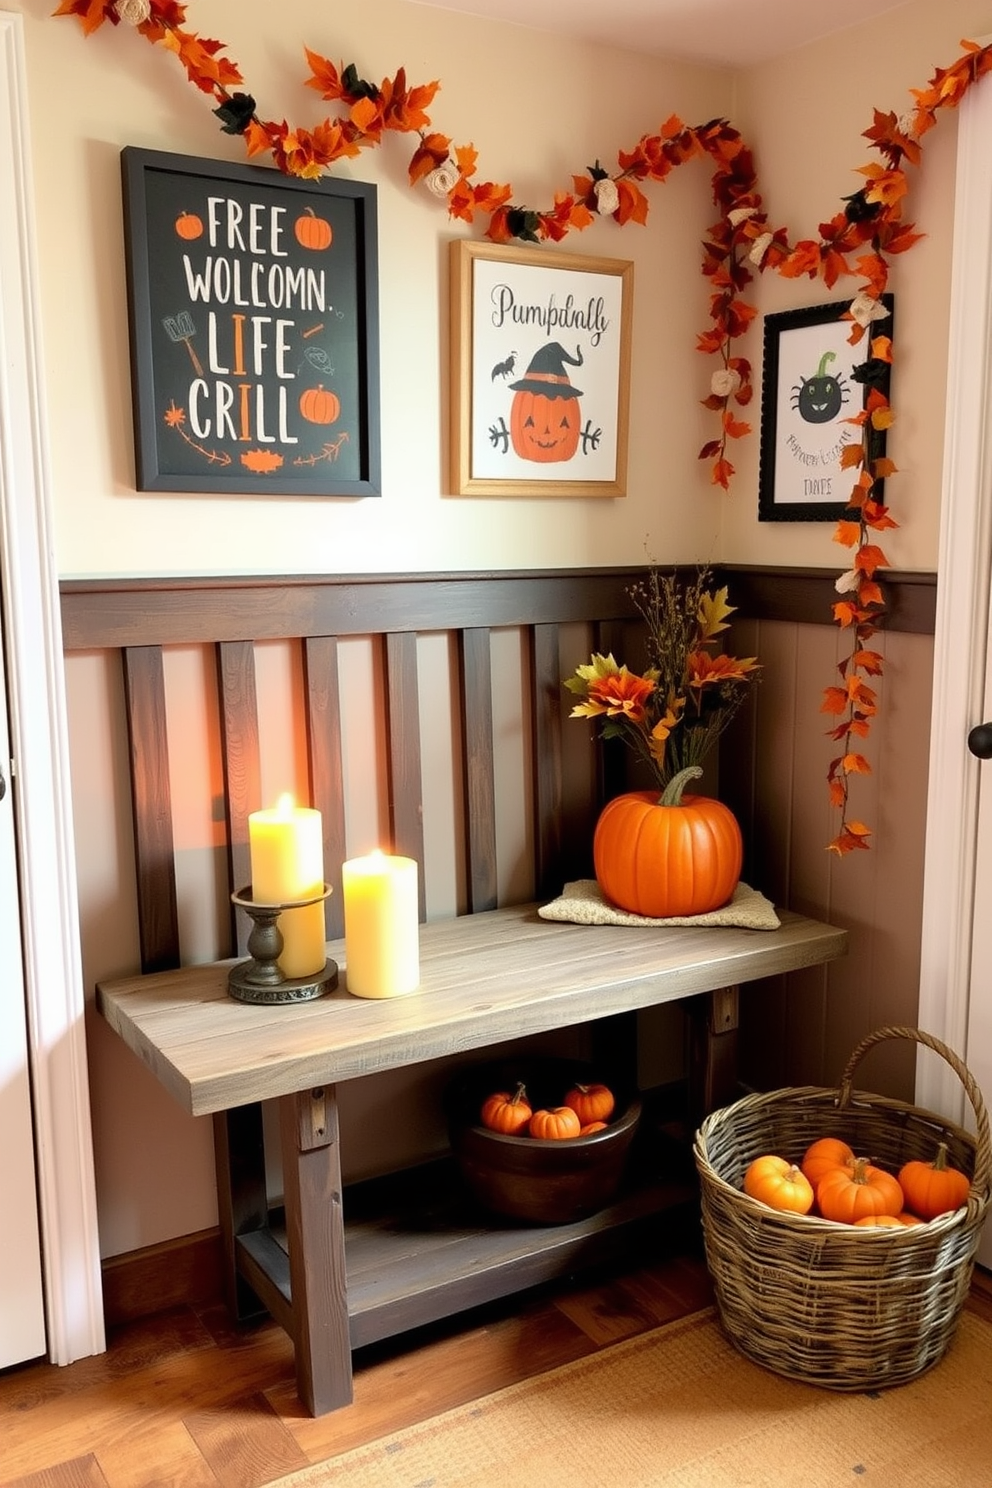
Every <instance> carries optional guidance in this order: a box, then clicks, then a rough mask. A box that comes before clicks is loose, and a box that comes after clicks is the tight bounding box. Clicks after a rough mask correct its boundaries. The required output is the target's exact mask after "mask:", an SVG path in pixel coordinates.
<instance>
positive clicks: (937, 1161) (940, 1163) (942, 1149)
mask: <svg viewBox="0 0 992 1488" xmlns="http://www.w3.org/2000/svg"><path fill="white" fill-rule="evenodd" d="M930 1166H931V1167H932V1168H933V1170H934V1172H935V1173H943V1172H945V1171H946V1169H947V1143H946V1142H941V1143H939V1144H938V1147H937V1156H936V1157H935V1158H934V1160H933V1162H932V1163H931V1164H930Z"/></svg>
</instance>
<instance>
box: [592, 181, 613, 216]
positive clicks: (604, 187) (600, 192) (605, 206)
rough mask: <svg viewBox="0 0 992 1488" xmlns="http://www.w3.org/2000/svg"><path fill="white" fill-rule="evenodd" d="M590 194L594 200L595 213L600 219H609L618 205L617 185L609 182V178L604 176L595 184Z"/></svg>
mask: <svg viewBox="0 0 992 1488" xmlns="http://www.w3.org/2000/svg"><path fill="white" fill-rule="evenodd" d="M592 194H593V196H594V197H595V198H596V211H597V212H598V213H599V214H600V216H601V217H609V216H610V215H611V214H612V213H613V212H615V211H616V209H617V207H619V205H620V193H619V191H618V190H617V183H616V181H611V180H610V178H609V176H604V177H603V179H602V180H601V181H597V182H596V183H595V185H594V186H593V188H592Z"/></svg>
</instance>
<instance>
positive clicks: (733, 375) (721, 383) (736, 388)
mask: <svg viewBox="0 0 992 1488" xmlns="http://www.w3.org/2000/svg"><path fill="white" fill-rule="evenodd" d="M740 386H741V374H740V373H739V372H735V371H734V369H733V367H718V368H717V369H716V371H715V372H714V373H713V376H712V377H711V378H710V392H711V393H712V394H713V396H714V397H716V398H732V397H733V396H734V394H735V393H737V392H740Z"/></svg>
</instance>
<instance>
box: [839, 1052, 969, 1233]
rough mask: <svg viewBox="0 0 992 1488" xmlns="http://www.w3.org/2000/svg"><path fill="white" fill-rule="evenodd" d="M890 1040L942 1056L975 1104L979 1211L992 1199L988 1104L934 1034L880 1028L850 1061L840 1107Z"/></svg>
mask: <svg viewBox="0 0 992 1488" xmlns="http://www.w3.org/2000/svg"><path fill="white" fill-rule="evenodd" d="M890 1038H897V1039H911V1040H912V1041H913V1043H916V1044H922V1045H923V1046H924V1047H925V1048H927V1049H932V1050H933V1051H934V1053H935V1054H939V1055H940V1057H941V1059H944V1060H946V1061H947V1063H948V1064H949V1065H950V1066H951V1069H952V1070H953V1071H954V1073H955V1074H956V1075H957V1077H958V1079H959V1080H960V1081H961V1084H962V1085H963V1086H964V1089H965V1094H966V1095H967V1097H968V1099H969V1101H970V1102H971V1106H972V1110H973V1111H974V1113H975V1129H976V1134H977V1140H976V1146H975V1172H974V1176H973V1177H972V1180H971V1189H970V1190H969V1193H968V1209H969V1212H970V1211H971V1210H972V1209H973V1207H974V1208H977V1206H978V1205H979V1204H984V1203H985V1202H986V1200H987V1198H988V1193H989V1172H990V1169H992V1142H990V1138H989V1114H988V1111H987V1110H986V1108H985V1101H984V1100H983V1099H982V1092H981V1090H979V1088H978V1085H977V1083H976V1081H975V1077H974V1075H973V1074H972V1073H971V1071H970V1070H969V1069H968V1066H967V1065H966V1064H965V1063H964V1061H963V1060H961V1059H959V1058H958V1056H957V1055H956V1054H955V1053H954V1051H953V1049H949V1048H948V1047H947V1045H946V1044H943V1043H941V1041H940V1039H938V1038H934V1036H933V1034H932V1033H924V1032H923V1030H922V1029H920V1028H901V1027H886V1028H876V1029H875V1032H874V1033H869V1034H868V1035H867V1036H866V1037H865V1038H863V1039H862V1040H861V1042H860V1044H858V1046H857V1048H856V1049H855V1050H854V1052H853V1053H852V1054H851V1057H850V1058H849V1059H848V1061H847V1064H846V1066H845V1068H844V1073H843V1074H842V1075H841V1079H840V1099H839V1101H838V1105H839V1106H840V1109H841V1110H843V1109H844V1107H845V1106H847V1105H848V1104H849V1103H850V1100H851V1092H852V1082H853V1079H854V1071H855V1070H856V1069H857V1067H858V1065H859V1064H860V1063H861V1060H862V1059H863V1058H864V1056H865V1055H866V1054H867V1053H868V1050H869V1049H872V1048H874V1046H875V1045H876V1044H879V1043H882V1042H883V1040H885V1039H890Z"/></svg>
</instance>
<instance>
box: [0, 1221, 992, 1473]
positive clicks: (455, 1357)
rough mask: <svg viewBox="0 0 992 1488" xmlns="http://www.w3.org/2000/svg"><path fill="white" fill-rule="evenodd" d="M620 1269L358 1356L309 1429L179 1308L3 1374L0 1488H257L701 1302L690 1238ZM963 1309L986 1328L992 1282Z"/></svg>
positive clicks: (240, 1339) (264, 1376) (267, 1330)
mask: <svg viewBox="0 0 992 1488" xmlns="http://www.w3.org/2000/svg"><path fill="white" fill-rule="evenodd" d="M642 1260H644V1258H633V1259H632V1264H631V1266H630V1267H629V1269H626V1270H624V1271H622V1272H616V1271H614V1272H613V1273H610V1274H605V1275H602V1276H598V1277H597V1278H596V1279H595V1280H594V1281H590V1280H589V1279H588V1278H586V1279H584V1280H583V1281H582V1283H581V1284H579V1283H576V1284H575V1285H573V1286H564V1285H563V1286H560V1287H557V1288H554V1289H548V1290H545V1291H544V1292H542V1293H541V1294H537V1295H533V1296H530V1297H528V1298H526V1299H521V1298H519V1297H518V1298H516V1299H513V1300H511V1301H509V1302H507V1303H505V1304H502V1305H501V1306H499V1307H495V1306H494V1307H491V1308H487V1309H485V1310H484V1311H482V1312H480V1313H478V1314H474V1315H473V1316H472V1317H470V1318H464V1317H463V1318H461V1319H458V1320H455V1321H453V1322H452V1323H450V1324H448V1325H446V1326H444V1327H441V1326H438V1327H435V1328H432V1329H431V1330H424V1331H423V1332H421V1333H419V1334H416V1335H407V1336H406V1337H405V1338H403V1339H401V1340H392V1341H391V1342H390V1343H389V1344H388V1345H377V1346H376V1347H375V1348H369V1349H365V1350H363V1351H361V1353H360V1354H358V1355H357V1356H356V1361H355V1363H356V1369H355V1401H354V1404H353V1405H350V1406H348V1407H346V1408H345V1409H344V1410H342V1411H337V1412H334V1413H332V1414H330V1415H327V1416H323V1417H321V1418H319V1419H316V1420H314V1419H312V1418H310V1417H308V1416H306V1415H304V1413H303V1411H302V1409H301V1407H300V1405H299V1402H298V1401H297V1398H296V1392H295V1387H294V1382H293V1362H292V1351H291V1348H290V1344H289V1340H288V1338H287V1337H286V1335H285V1334H284V1333H283V1332H282V1331H281V1330H280V1329H279V1328H277V1327H276V1326H275V1324H272V1323H265V1324H262V1325H260V1326H258V1327H255V1328H253V1329H251V1330H250V1331H247V1332H239V1331H235V1330H234V1329H232V1328H231V1327H230V1326H229V1325H228V1323H227V1321H226V1318H225V1314H224V1310H223V1308H222V1307H221V1306H220V1305H219V1304H217V1305H212V1306H208V1307H205V1308H203V1309H199V1310H196V1309H193V1308H187V1307H177V1308H175V1309H173V1310H171V1311H169V1312H167V1313H164V1314H161V1315H159V1316H157V1317H154V1318H150V1319H147V1320H145V1321H143V1322H140V1323H133V1324H129V1325H126V1326H122V1327H118V1328H115V1329H113V1330H112V1333H111V1337H110V1340H109V1347H108V1350H107V1352H106V1353H105V1354H101V1355H99V1356H98V1357H96V1358H93V1359H83V1360H80V1361H79V1362H78V1363H76V1364H73V1365H70V1366H68V1367H67V1368H56V1367H54V1366H52V1365H35V1366H30V1367H27V1368H22V1369H15V1370H11V1371H8V1372H7V1373H6V1374H5V1375H3V1376H0V1484H2V1488H217V1485H222V1488H261V1485H263V1484H266V1483H270V1482H272V1481H273V1480H274V1479H276V1478H278V1477H280V1476H282V1475H283V1474H285V1473H288V1472H292V1471H293V1470H294V1469H296V1468H301V1467H305V1466H306V1465H307V1464H309V1463H312V1462H320V1461H322V1460H325V1459H326V1458H329V1457H333V1456H335V1455H337V1454H338V1453H340V1452H343V1451H346V1450H347V1449H348V1448H349V1447H353V1446H358V1445H360V1444H361V1443H363V1442H366V1441H371V1440H374V1439H375V1438H376V1437H379V1436H384V1435H387V1434H388V1433H389V1432H391V1431H394V1430H397V1429H398V1428H400V1427H402V1426H406V1425H408V1424H411V1423H413V1422H416V1421H419V1420H424V1419H426V1418H428V1417H430V1416H432V1415H437V1414H438V1413H439V1412H441V1411H444V1410H447V1409H449V1408H450V1407H451V1406H455V1405H459V1404H462V1403H463V1402H465V1401H468V1400H474V1399H478V1398H479V1397H480V1396H483V1395H487V1394H489V1393H490V1392H491V1391H493V1390H497V1389H499V1388H501V1387H502V1386H504V1385H507V1384H511V1383H512V1382H514V1381H515V1380H519V1379H524V1378H526V1377H528V1376H529V1375H532V1374H536V1373H540V1372H541V1371H543V1370H547V1369H552V1368H554V1367H555V1366H556V1365H559V1364H563V1363H566V1362H567V1361H569V1360H571V1359H576V1358H579V1357H581V1356H582V1355H585V1354H588V1353H591V1352H593V1351H595V1350H596V1349H600V1348H605V1347H607V1346H608V1345H610V1344H612V1343H616V1342H617V1341H618V1340H620V1339H623V1338H629V1337H631V1336H633V1335H634V1334H637V1333H641V1332H644V1331H646V1330H648V1329H651V1328H655V1327H658V1326H659V1325H660V1324H662V1323H665V1322H669V1321H671V1320H672V1319H674V1318H677V1317H681V1316H684V1315H685V1314H687V1313H690V1312H694V1311H696V1310H697V1309H698V1308H700V1307H704V1306H706V1305H707V1304H708V1303H709V1302H710V1300H711V1291H710V1284H709V1278H708V1276H707V1273H706V1268H705V1265H704V1262H703V1259H702V1255H701V1251H700V1249H699V1246H698V1243H697V1242H696V1241H695V1239H694V1237H693V1236H692V1235H691V1233H690V1234H686V1233H685V1232H681V1233H680V1232H676V1233H674V1234H673V1237H672V1242H671V1247H670V1250H669V1253H667V1254H664V1255H658V1256H656V1257H653V1258H648V1259H647V1260H645V1261H644V1263H643V1264H641V1263H640V1262H641V1261H642ZM968 1306H969V1307H971V1308H974V1309H975V1310H976V1311H979V1312H981V1313H982V1314H983V1315H984V1316H986V1317H987V1318H989V1320H990V1321H992V1277H990V1276H989V1274H988V1273H984V1272H983V1273H981V1274H977V1273H976V1281H975V1284H974V1286H973V1289H972V1296H971V1298H970V1299H969V1303H968Z"/></svg>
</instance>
